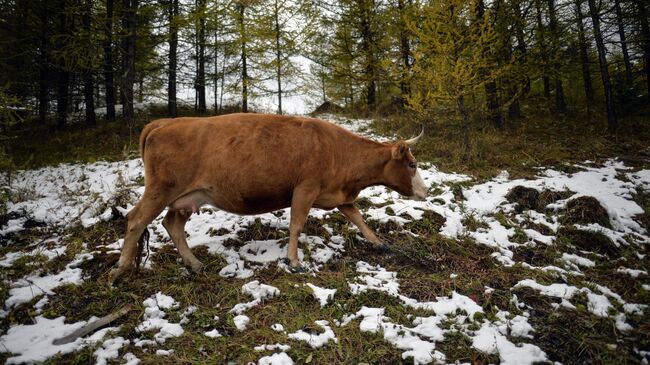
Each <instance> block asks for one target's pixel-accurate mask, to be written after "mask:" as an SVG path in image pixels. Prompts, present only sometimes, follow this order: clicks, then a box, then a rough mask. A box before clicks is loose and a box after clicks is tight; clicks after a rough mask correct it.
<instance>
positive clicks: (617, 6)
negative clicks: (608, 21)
mask: <svg viewBox="0 0 650 365" xmlns="http://www.w3.org/2000/svg"><path fill="white" fill-rule="evenodd" d="M614 10H615V11H616V22H617V23H618V37H619V39H620V42H621V52H622V53H623V63H624V64H625V83H626V88H627V89H628V90H631V89H632V86H633V85H632V84H633V82H634V81H633V79H632V64H631V63H630V54H629V52H628V51H627V42H626V40H625V26H624V23H623V14H622V12H621V1H620V0H614Z"/></svg>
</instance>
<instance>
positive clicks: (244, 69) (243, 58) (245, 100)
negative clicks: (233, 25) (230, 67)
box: [238, 4, 248, 113]
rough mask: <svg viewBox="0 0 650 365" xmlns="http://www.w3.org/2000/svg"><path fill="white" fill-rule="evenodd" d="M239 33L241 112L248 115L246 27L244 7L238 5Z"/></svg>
mask: <svg viewBox="0 0 650 365" xmlns="http://www.w3.org/2000/svg"><path fill="white" fill-rule="evenodd" d="M238 7H239V19H238V21H239V32H240V36H241V63H242V68H241V82H242V88H241V99H242V100H241V110H242V112H244V113H248V70H247V64H246V61H247V60H246V25H245V23H244V15H245V14H244V13H245V10H246V6H245V5H243V4H239V5H238Z"/></svg>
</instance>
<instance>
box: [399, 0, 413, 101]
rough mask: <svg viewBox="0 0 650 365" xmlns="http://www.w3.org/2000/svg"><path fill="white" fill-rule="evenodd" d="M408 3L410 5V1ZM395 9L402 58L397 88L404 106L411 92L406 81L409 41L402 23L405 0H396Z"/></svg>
mask: <svg viewBox="0 0 650 365" xmlns="http://www.w3.org/2000/svg"><path fill="white" fill-rule="evenodd" d="M408 5H410V1H409V4H408ZM397 9H398V10H399V16H400V20H399V22H400V24H401V26H400V30H399V51H400V56H401V59H402V69H401V75H400V80H399V89H400V99H401V103H402V106H404V105H405V104H406V100H407V99H408V97H409V96H410V94H411V86H410V84H409V81H408V78H409V76H410V74H411V41H410V40H409V35H408V33H407V31H406V25H405V24H404V20H405V19H406V17H407V14H406V4H405V0H398V2H397Z"/></svg>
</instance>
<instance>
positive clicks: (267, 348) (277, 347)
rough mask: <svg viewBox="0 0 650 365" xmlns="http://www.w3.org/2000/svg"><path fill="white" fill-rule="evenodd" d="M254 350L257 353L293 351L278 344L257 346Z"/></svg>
mask: <svg viewBox="0 0 650 365" xmlns="http://www.w3.org/2000/svg"><path fill="white" fill-rule="evenodd" d="M253 349H254V350H255V351H275V350H282V351H289V349H291V346H289V345H283V344H281V343H276V344H275V345H259V346H255V347H254V348H253Z"/></svg>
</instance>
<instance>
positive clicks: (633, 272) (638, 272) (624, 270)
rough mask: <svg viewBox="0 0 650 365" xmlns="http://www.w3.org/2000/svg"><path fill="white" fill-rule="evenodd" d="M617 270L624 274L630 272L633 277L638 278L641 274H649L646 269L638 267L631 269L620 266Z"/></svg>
mask: <svg viewBox="0 0 650 365" xmlns="http://www.w3.org/2000/svg"><path fill="white" fill-rule="evenodd" d="M616 272H620V273H623V274H628V275H630V276H631V277H633V278H638V277H639V276H641V275H643V276H647V275H648V272H647V271H645V270H636V269H629V268H627V267H619V268H618V269H617V270H616Z"/></svg>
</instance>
